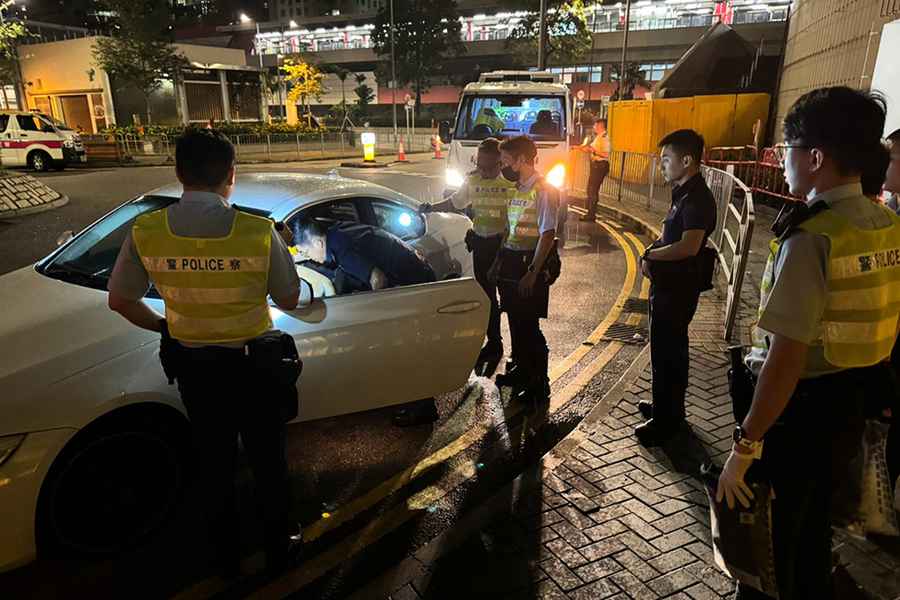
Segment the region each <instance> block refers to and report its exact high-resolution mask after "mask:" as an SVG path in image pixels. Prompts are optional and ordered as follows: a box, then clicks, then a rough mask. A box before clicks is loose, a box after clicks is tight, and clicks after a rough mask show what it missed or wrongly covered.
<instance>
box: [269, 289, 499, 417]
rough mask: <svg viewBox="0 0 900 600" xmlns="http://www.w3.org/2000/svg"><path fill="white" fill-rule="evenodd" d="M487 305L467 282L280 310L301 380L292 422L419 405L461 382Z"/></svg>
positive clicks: (279, 322) (479, 340)
mask: <svg viewBox="0 0 900 600" xmlns="http://www.w3.org/2000/svg"><path fill="white" fill-rule="evenodd" d="M488 314H489V305H488V300H487V296H485V294H484V292H483V291H482V289H481V286H479V285H478V283H477V282H476V281H475V280H474V279H471V278H465V279H454V280H450V281H439V282H435V283H427V284H421V285H413V286H406V287H397V288H391V289H386V290H380V291H377V292H364V293H359V294H350V295H345V296H334V297H331V298H324V299H322V300H317V301H316V302H315V303H314V305H313V306H312V307H308V308H305V309H297V310H294V311H290V312H284V313H279V312H277V311H273V317H275V327H277V328H279V329H281V330H282V331H286V332H288V333H290V334H291V335H293V336H294V338H295V339H296V341H297V348H298V350H299V352H300V357H301V358H302V359H303V375H302V376H301V377H300V382H299V384H298V392H299V395H300V412H299V415H298V419H297V420H301V421H307V420H311V419H320V418H324V417H332V416H336V415H342V414H347V413H352V412H360V411H365V410H371V409H374V408H380V407H384V406H390V405H395V404H403V403H406V402H412V401H414V400H421V399H425V398H429V397H433V396H436V395H438V394H442V393H446V392H450V391H452V390H455V389H458V388H459V387H461V386H463V385H465V383H466V381H467V380H468V377H469V373H470V372H471V370H472V367H473V366H474V365H475V361H476V359H477V357H478V352H479V351H480V349H481V345H482V342H483V341H484V333H485V330H486V328H487V321H488Z"/></svg>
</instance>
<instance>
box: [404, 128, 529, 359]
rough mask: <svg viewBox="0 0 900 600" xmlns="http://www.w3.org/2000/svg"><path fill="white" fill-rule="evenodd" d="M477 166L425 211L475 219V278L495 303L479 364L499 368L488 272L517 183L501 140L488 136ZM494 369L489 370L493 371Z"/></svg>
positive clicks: (493, 290) (471, 238) (470, 239)
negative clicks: (506, 167)
mask: <svg viewBox="0 0 900 600" xmlns="http://www.w3.org/2000/svg"><path fill="white" fill-rule="evenodd" d="M475 167H476V168H475V170H474V171H472V172H471V173H469V176H468V177H467V178H466V180H465V182H464V183H463V185H462V186H461V187H460V188H459V190H458V191H457V192H456V193H455V194H453V195H452V196H451V197H450V198H448V199H447V200H445V201H444V202H441V203H439V204H436V205H434V206H432V205H430V204H428V203H425V204H423V205H422V208H421V210H422V212H430V211H453V210H456V211H463V210H467V211H468V213H469V216H470V217H471V218H472V223H473V229H472V231H471V232H470V233H469V234H468V235H467V236H466V245H467V246H468V247H469V248H470V249H471V250H472V263H473V265H474V268H475V279H477V280H478V283H479V284H481V287H482V288H483V289H484V293H485V294H487V297H488V299H489V300H490V302H491V316H490V320H489V321H488V329H487V343H486V344H485V345H484V347H483V348H482V349H481V354H480V355H479V357H478V363H479V364H486V363H491V364H492V365H493V368H496V365H497V362H499V360H500V358H501V357H502V356H503V338H502V336H501V333H500V303H499V302H498V301H497V283H496V281H493V280H491V278H490V277H488V273H490V272H491V271H492V270H496V269H495V265H496V263H497V261H498V260H499V258H500V247H501V245H502V244H503V239H504V237H505V236H506V231H507V216H506V208H507V205H508V204H509V199H510V197H511V196H512V194H513V192H514V190H515V184H514V183H513V182H511V181H509V180H508V179H506V178H505V177H503V176H502V175H501V174H500V140H497V139H495V138H487V139H486V140H483V141H482V142H481V143H480V144H479V145H478V155H477V158H476V162H475ZM493 368H490V369H489V370H490V371H493Z"/></svg>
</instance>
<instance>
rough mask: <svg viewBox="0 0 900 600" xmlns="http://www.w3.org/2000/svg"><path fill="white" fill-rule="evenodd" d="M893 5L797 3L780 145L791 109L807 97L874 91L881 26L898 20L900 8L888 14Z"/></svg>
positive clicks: (855, 0)
mask: <svg viewBox="0 0 900 600" xmlns="http://www.w3.org/2000/svg"><path fill="white" fill-rule="evenodd" d="M893 4H896V3H893ZM891 6H892V4H891V3H884V2H882V0H828V1H825V0H795V2H794V3H793V8H792V13H791V21H790V28H789V31H788V39H787V46H786V48H785V55H784V67H783V69H782V73H781V86H780V90H779V94H778V99H777V108H776V113H775V114H776V116H775V123H774V125H775V140H776V141H780V140H781V138H782V136H781V122H782V121H783V120H784V116H785V114H787V111H788V109H790V107H791V105H792V104H793V103H794V102H795V101H796V100H797V98H799V97H800V96H802V95H803V94H805V93H806V92H808V91H810V90H813V89H815V88H818V87H823V86H832V85H846V86H849V87H852V88H857V89H866V90H867V89H869V88H870V86H871V84H872V74H873V71H874V70H875V62H876V59H877V58H879V57H878V54H879V50H878V49H879V45H880V38H881V32H882V27H883V26H884V24H885V23H887V22H889V21H891V20H893V19H896V18H897V17H900V14H898V13H900V9H898V8H891V9H890V10H884V9H885V7H891ZM892 60H894V61H896V60H897V58H896V55H895V56H894V57H893V58H892Z"/></svg>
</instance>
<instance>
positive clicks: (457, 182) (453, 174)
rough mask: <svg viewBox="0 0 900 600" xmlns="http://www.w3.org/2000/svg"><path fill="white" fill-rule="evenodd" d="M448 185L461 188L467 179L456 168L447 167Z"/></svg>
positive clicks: (446, 177)
mask: <svg viewBox="0 0 900 600" xmlns="http://www.w3.org/2000/svg"><path fill="white" fill-rule="evenodd" d="M445 179H446V183H447V187H452V188H460V187H462V184H463V182H464V181H465V180H466V178H465V177H463V174H462V173H460V172H459V171H457V170H456V169H447V173H446V175H445Z"/></svg>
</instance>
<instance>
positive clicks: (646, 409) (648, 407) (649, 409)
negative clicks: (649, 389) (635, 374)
mask: <svg viewBox="0 0 900 600" xmlns="http://www.w3.org/2000/svg"><path fill="white" fill-rule="evenodd" d="M638 412H639V413H641V416H642V417H644V418H645V419H647V420H648V421H649V420H650V419H652V418H653V403H652V402H648V401H646V400H641V401H640V402H638Z"/></svg>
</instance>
